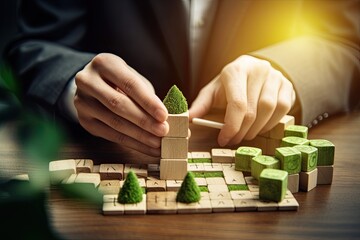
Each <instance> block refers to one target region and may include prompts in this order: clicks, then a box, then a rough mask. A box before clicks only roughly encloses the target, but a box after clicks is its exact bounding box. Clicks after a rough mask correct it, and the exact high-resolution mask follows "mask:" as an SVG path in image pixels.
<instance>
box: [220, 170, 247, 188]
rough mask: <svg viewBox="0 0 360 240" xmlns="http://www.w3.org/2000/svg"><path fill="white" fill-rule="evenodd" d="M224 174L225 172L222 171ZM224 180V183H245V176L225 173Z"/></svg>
mask: <svg viewBox="0 0 360 240" xmlns="http://www.w3.org/2000/svg"><path fill="white" fill-rule="evenodd" d="M224 175H225V172H224ZM224 177H225V182H226V184H230V185H231V184H241V185H243V184H246V183H245V178H244V177H243V176H241V175H239V176H228V175H225V176H224Z"/></svg>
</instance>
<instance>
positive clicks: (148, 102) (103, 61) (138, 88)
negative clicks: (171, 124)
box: [93, 54, 168, 122]
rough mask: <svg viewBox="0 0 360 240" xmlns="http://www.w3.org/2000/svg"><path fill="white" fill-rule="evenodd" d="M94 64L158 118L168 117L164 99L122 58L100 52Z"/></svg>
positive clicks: (103, 74) (102, 73) (107, 78)
mask: <svg viewBox="0 0 360 240" xmlns="http://www.w3.org/2000/svg"><path fill="white" fill-rule="evenodd" d="M93 65H94V67H95V68H97V69H99V70H100V74H101V76H102V77H103V78H104V79H106V80H108V81H110V82H112V83H113V84H114V85H116V86H117V87H119V88H120V89H121V90H122V91H124V93H125V94H126V95H128V96H130V97H131V98H132V99H133V100H134V101H135V102H136V103H137V104H139V105H140V106H141V107H142V108H143V109H144V110H145V111H147V112H148V113H149V114H150V115H151V116H152V117H154V118H155V119H156V120H158V121H160V122H163V121H165V120H166V119H167V115H168V113H167V109H166V107H165V106H164V104H163V103H162V101H161V100H160V99H159V98H158V97H157V96H156V95H155V94H154V93H153V92H152V91H149V88H148V86H147V84H146V83H145V82H144V81H143V80H142V79H141V78H140V77H139V75H138V74H136V73H135V72H134V71H132V70H131V68H130V67H128V65H127V64H126V63H125V62H124V61H123V60H122V59H121V58H119V57H117V56H115V55H112V54H99V55H98V56H97V57H95V58H94V60H93Z"/></svg>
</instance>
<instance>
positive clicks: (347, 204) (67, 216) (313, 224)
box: [0, 112, 360, 239]
mask: <svg viewBox="0 0 360 240" xmlns="http://www.w3.org/2000/svg"><path fill="white" fill-rule="evenodd" d="M190 129H191V132H192V135H191V138H190V143H189V151H210V150H211V148H213V147H218V145H217V143H216V137H217V133H218V131H219V130H216V129H209V128H206V127H202V126H195V125H190ZM8 131H9V129H8V128H1V129H0V143H1V145H0V160H1V161H0V177H1V180H3V179H5V178H8V177H11V176H13V175H16V174H21V173H24V171H26V170H25V167H24V166H26V164H25V160H24V159H23V158H22V157H21V156H22V155H21V154H22V152H21V150H20V149H19V148H18V147H17V145H16V143H15V141H14V139H13V136H12V135H11V134H9V132H8ZM80 133H81V131H80V132H79V133H77V132H76V131H75V133H73V134H72V136H71V140H70V141H68V142H67V143H66V144H65V145H64V146H63V147H62V149H61V151H60V157H61V158H63V159H65V158H91V159H93V160H94V162H95V163H100V162H105V163H115V162H120V163H135V162H139V161H140V162H141V163H153V162H158V159H155V158H151V157H148V156H145V155H142V154H139V153H137V152H134V151H129V150H128V149H122V148H120V147H118V146H116V145H115V144H111V143H108V142H105V141H103V140H101V139H96V138H94V137H89V136H87V135H86V134H85V136H84V135H83V134H80ZM315 138H323V139H327V140H330V141H331V142H333V143H334V144H335V147H336V150H335V165H334V178H333V183H332V185H321V186H317V187H316V188H315V189H313V190H311V191H310V192H299V193H295V194H294V196H295V197H296V199H297V201H298V202H299V204H300V207H299V210H298V211H284V212H280V211H276V212H233V213H211V214H174V215H149V214H148V215H119V216H104V215H102V213H101V209H99V208H98V207H95V206H93V205H91V204H86V203H83V202H81V201H76V200H74V199H71V198H67V197H64V196H63V195H61V194H60V193H59V192H58V191H56V190H54V189H52V190H51V194H50V198H49V201H48V206H47V207H48V210H49V220H50V224H51V226H52V228H53V229H54V230H55V232H57V233H59V235H60V236H61V237H63V238H65V239H169V238H173V239H179V238H181V239H183V238H190V237H194V238H195V239H201V238H203V239H204V238H206V239H272V238H273V239H294V238H295V239H304V238H306V237H309V239H323V238H330V239H331V238H334V239H335V238H336V239H351V238H354V239H359V238H360V211H359V206H360V204H359V199H360V183H359V180H358V177H357V176H358V174H359V170H360V112H353V113H349V114H341V115H337V116H332V117H330V118H328V119H326V120H324V121H322V123H321V124H319V125H318V126H316V127H315V128H312V129H310V131H309V139H315ZM234 148H235V146H234Z"/></svg>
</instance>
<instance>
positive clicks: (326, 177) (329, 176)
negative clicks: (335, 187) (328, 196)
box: [317, 166, 334, 185]
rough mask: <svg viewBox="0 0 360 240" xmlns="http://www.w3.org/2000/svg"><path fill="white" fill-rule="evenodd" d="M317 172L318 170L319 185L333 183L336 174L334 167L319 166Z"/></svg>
mask: <svg viewBox="0 0 360 240" xmlns="http://www.w3.org/2000/svg"><path fill="white" fill-rule="evenodd" d="M317 170H318V177H317V184H318V185H324V184H331V183H332V180H333V174H334V166H318V167H317Z"/></svg>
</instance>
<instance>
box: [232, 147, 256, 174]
mask: <svg viewBox="0 0 360 240" xmlns="http://www.w3.org/2000/svg"><path fill="white" fill-rule="evenodd" d="M261 154H262V150H261V149H260V148H256V147H239V148H238V149H237V150H236V152H235V170H237V171H245V172H251V160H252V158H253V157H256V156H259V155H261Z"/></svg>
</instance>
